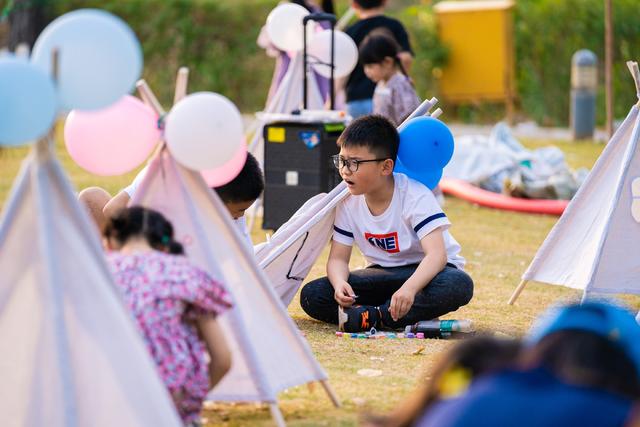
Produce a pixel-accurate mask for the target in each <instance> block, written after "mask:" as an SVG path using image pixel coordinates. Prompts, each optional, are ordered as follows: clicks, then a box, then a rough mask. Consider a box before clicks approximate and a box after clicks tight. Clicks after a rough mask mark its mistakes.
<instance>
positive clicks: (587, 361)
mask: <svg viewBox="0 0 640 427" xmlns="http://www.w3.org/2000/svg"><path fill="white" fill-rule="evenodd" d="M639 400H640V326H639V325H638V323H637V322H636V321H635V319H634V317H633V314H632V313H631V312H628V311H627V310H626V309H623V308H621V307H617V306H614V305H612V304H608V303H602V302H593V301H587V302H585V303H584V304H573V305H569V306H565V307H562V308H554V309H552V310H550V311H548V312H547V314H546V315H544V316H543V317H542V318H541V319H540V320H539V321H538V322H537V323H536V325H535V326H534V327H533V329H532V330H531V331H530V333H529V334H528V336H527V337H526V338H525V340H524V346H523V349H522V351H521V357H520V358H519V360H518V363H517V364H516V366H515V367H513V368H509V369H505V370H502V371H500V372H496V373H494V374H492V375H488V376H486V377H484V378H480V379H478V380H477V381H475V382H474V383H473V384H471V386H470V387H469V389H468V391H467V392H466V393H465V394H463V395H461V396H459V397H457V398H454V399H449V400H448V401H443V402H439V403H437V404H435V405H432V407H431V408H430V409H429V410H428V411H426V413H425V414H424V416H422V417H420V418H419V419H418V421H417V422H416V423H415V424H414V425H419V426H421V427H431V426H433V427H459V426H465V427H473V426H512V425H517V426H519V427H556V426H557V427H561V426H562V427H564V426H581V427H623V426H629V427H630V426H638V425H640V414H639V412H638V410H637V409H638V407H637V402H638V401H639Z"/></svg>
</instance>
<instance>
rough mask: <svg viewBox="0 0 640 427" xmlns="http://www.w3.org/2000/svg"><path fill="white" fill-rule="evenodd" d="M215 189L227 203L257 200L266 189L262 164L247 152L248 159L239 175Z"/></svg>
mask: <svg viewBox="0 0 640 427" xmlns="http://www.w3.org/2000/svg"><path fill="white" fill-rule="evenodd" d="M214 190H216V193H218V196H220V198H221V199H222V201H223V202H225V203H229V202H249V201H253V200H256V199H257V198H258V197H260V194H262V191H263V190H264V177H263V175H262V170H261V169H260V164H259V163H258V161H257V160H256V158H255V157H253V155H252V154H251V153H247V160H246V162H245V163H244V166H243V167H242V170H241V171H240V173H239V174H238V176H236V177H235V178H234V179H233V180H232V181H231V182H229V183H228V184H225V185H222V186H220V187H215V188H214Z"/></svg>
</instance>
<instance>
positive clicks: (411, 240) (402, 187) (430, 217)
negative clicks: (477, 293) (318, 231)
mask: <svg viewBox="0 0 640 427" xmlns="http://www.w3.org/2000/svg"><path fill="white" fill-rule="evenodd" d="M393 178H394V189H393V197H392V199H391V203H390V204H389V206H388V207H387V210H386V211H385V212H384V213H383V214H381V215H378V216H374V215H373V214H372V213H371V211H370V210H369V207H368V206H367V202H366V201H365V198H364V195H359V196H349V197H347V198H346V199H345V200H343V201H342V202H340V203H339V204H338V206H337V210H336V219H335V222H334V226H333V230H334V231H333V240H335V241H336V242H338V243H342V244H343V245H348V246H352V245H353V242H354V241H355V243H356V245H357V246H358V248H360V251H361V252H362V254H363V255H364V256H365V258H366V259H367V261H368V262H369V263H370V264H377V265H380V266H382V267H398V266H402V265H409V264H415V263H419V262H420V261H422V259H423V258H424V251H423V250H422V246H421V245H420V240H421V239H422V238H423V237H424V236H426V235H427V234H429V233H431V232H432V231H433V230H435V229H436V228H441V229H442V230H443V233H442V236H443V238H444V244H445V249H446V251H447V262H450V263H451V264H453V265H455V266H456V267H458V268H459V269H463V268H464V264H465V260H464V258H462V257H461V256H460V255H459V252H460V245H459V244H458V242H456V240H455V239H454V238H453V237H452V236H451V234H450V233H449V231H448V228H449V226H450V225H451V223H450V222H449V219H447V216H446V215H445V214H444V212H442V209H441V208H440V205H439V204H438V202H437V201H436V198H435V197H434V195H433V193H432V192H431V190H429V189H428V188H427V187H426V186H424V185H423V184H421V183H419V182H418V181H414V180H413V179H411V178H409V177H407V176H406V175H404V174H400V173H394V174H393Z"/></svg>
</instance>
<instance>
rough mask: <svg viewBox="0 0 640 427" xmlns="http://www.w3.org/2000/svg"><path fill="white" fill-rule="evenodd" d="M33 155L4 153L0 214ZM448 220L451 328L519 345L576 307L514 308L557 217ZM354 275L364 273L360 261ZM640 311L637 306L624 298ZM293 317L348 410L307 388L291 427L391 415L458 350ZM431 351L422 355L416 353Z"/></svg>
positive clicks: (219, 408) (526, 301) (580, 158)
mask: <svg viewBox="0 0 640 427" xmlns="http://www.w3.org/2000/svg"><path fill="white" fill-rule="evenodd" d="M550 144H551V143H550V142H549V141H525V145H526V146H527V147H529V148H538V147H541V146H545V145H550ZM553 144H554V145H556V146H558V147H560V148H561V149H562V150H563V151H564V152H565V154H566V157H567V160H568V162H569V164H570V165H571V167H574V168H576V167H580V166H586V167H589V168H590V167H591V166H592V165H593V163H594V161H595V159H596V158H597V157H598V155H599V154H600V152H601V150H602V149H603V148H604V146H603V145H599V144H593V143H572V142H554V143H553ZM27 152H28V150H27V149H8V150H5V151H2V153H0V205H1V204H3V203H4V201H5V200H6V197H7V192H8V189H9V187H10V186H11V181H12V179H13V177H14V176H15V175H16V173H17V170H18V168H19V164H20V161H21V160H22V159H23V158H24V157H25V156H26V154H27ZM58 154H59V156H60V158H61V160H62V163H63V164H64V166H65V169H66V170H67V171H68V173H69V174H70V176H71V178H72V180H73V182H74V183H75V184H76V186H77V187H78V188H83V187H86V186H89V185H100V186H103V187H105V188H106V189H107V190H109V191H110V192H112V193H115V192H116V191H117V190H118V189H120V188H122V187H123V186H125V185H126V184H127V183H128V182H129V181H130V180H131V178H132V176H133V175H134V173H131V174H128V175H127V176H122V177H117V178H100V177H96V176H93V175H91V174H88V173H86V172H84V171H82V170H80V169H79V168H78V167H77V166H76V165H75V164H74V163H73V162H72V161H71V159H69V157H68V155H67V154H66V152H65V150H64V149H63V148H62V147H61V146H58ZM445 210H446V212H447V215H448V216H449V217H450V218H451V221H452V223H453V224H454V225H453V227H452V228H451V232H452V233H453V235H454V236H455V237H456V239H457V240H458V241H459V242H460V244H461V245H462V249H463V251H462V254H463V255H464V256H465V257H466V259H467V265H468V267H467V271H468V272H469V273H470V274H471V276H472V277H473V279H474V281H475V295H474V298H473V300H472V301H471V303H470V304H469V305H468V306H466V307H463V308H461V309H460V310H458V311H457V312H455V313H452V314H451V315H450V316H447V317H449V318H468V319H472V320H473V321H474V322H475V323H476V325H477V326H478V327H479V328H480V329H483V330H487V331H495V332H502V333H505V334H509V335H513V336H520V335H522V334H523V333H524V332H525V331H526V330H527V328H528V327H529V326H530V325H531V322H532V321H533V319H534V318H535V317H536V316H537V315H539V314H540V313H541V312H542V311H544V310H545V309H546V308H547V307H548V306H549V305H551V304H553V303H555V302H558V301H575V300H577V299H578V298H579V297H580V293H579V292H577V291H574V290H571V289H567V288H563V287H558V286H550V285H543V284H536V283H531V284H529V285H528V286H527V288H526V289H525V290H524V292H523V293H522V295H521V296H520V298H519V300H518V301H517V303H516V305H515V306H508V305H507V304H506V302H507V299H508V298H509V296H510V294H511V293H512V292H513V290H514V288H515V287H516V285H517V284H518V282H519V281H520V276H521V275H522V273H523V272H524V270H525V269H526V267H527V266H528V264H529V262H530V261H531V259H532V258H533V256H534V254H535V252H536V250H537V249H538V247H539V246H540V244H541V243H542V241H543V240H544V239H545V237H546V235H547V233H548V232H549V230H550V229H551V227H552V226H553V224H554V223H555V221H556V219H557V218H556V217H551V216H543V215H528V214H518V213H510V212H504V211H498V210H492V209H487V208H481V207H477V206H474V205H471V204H469V203H467V202H464V201H462V200H457V199H453V198H450V197H448V198H447V200H446V207H445ZM264 234H265V233H264V231H262V230H260V229H259V228H258V225H256V227H255V228H254V230H252V235H253V238H254V240H255V241H256V242H258V241H261V240H263V239H264ZM326 257H327V251H326V250H325V252H324V253H323V256H322V257H321V259H319V260H318V262H316V264H315V266H314V267H313V269H312V271H311V274H310V275H309V277H308V280H311V279H314V278H317V277H319V276H321V275H323V274H324V263H325V261H326ZM352 264H353V266H354V267H360V266H362V264H363V258H362V256H361V255H359V254H355V256H354V257H353V260H352ZM625 299H626V300H627V301H629V302H631V303H632V304H635V305H636V306H637V305H638V304H637V302H638V300H637V299H636V298H630V297H626V298H625ZM289 313H290V314H291V316H292V317H293V319H294V320H295V321H296V323H297V324H298V326H299V327H300V329H301V331H302V332H303V333H304V334H305V336H306V338H307V340H308V341H309V343H310V345H311V347H312V349H313V351H314V353H315V355H316V357H317V359H318V361H319V362H320V363H321V364H322V366H323V367H324V368H325V369H326V371H327V372H328V374H329V378H330V383H331V385H332V386H333V388H334V390H335V391H336V393H337V394H338V396H339V398H340V399H341V400H342V403H343V407H342V408H340V409H336V408H333V407H332V406H331V404H330V402H329V399H328V398H327V397H326V396H325V394H324V392H323V390H322V387H320V386H319V385H315V386H314V387H311V388H310V387H308V386H301V387H295V388H292V389H290V390H286V391H285V392H283V393H282V394H281V395H280V407H281V408H282V411H283V413H284V416H285V418H286V420H287V422H288V423H289V425H292V426H312V425H331V426H334V425H345V426H346V425H354V424H356V423H357V420H358V416H359V414H361V413H362V412H364V411H384V410H388V409H390V408H392V407H394V406H395V405H396V404H397V403H398V402H400V401H401V400H402V399H403V398H405V397H407V396H409V395H410V393H411V392H412V390H414V388H415V387H416V385H418V384H419V383H422V382H424V381H425V378H428V376H429V370H430V368H431V367H432V365H433V363H434V361H435V360H437V358H438V357H441V356H442V355H443V353H444V351H445V350H446V349H447V348H448V347H449V346H450V345H451V342H450V341H439V340H424V341H422V340H421V341H417V340H393V341H391V340H375V341H371V340H352V339H343V338H336V337H335V336H334V330H335V328H334V327H331V326H330V325H325V324H322V323H319V322H315V321H313V320H311V319H310V318H309V317H307V316H306V315H305V314H304V313H303V311H302V309H301V308H300V306H299V303H298V300H297V299H294V301H293V302H292V304H291V306H290V307H289ZM421 347H424V351H423V352H422V354H420V355H414V354H413V353H414V352H415V351H416V350H418V349H420V348H421ZM362 368H374V369H379V370H382V372H383V374H382V375H381V376H379V377H373V378H367V377H362V376H359V375H358V374H357V371H358V370H359V369H362ZM205 417H206V418H207V420H208V422H209V424H211V425H229V426H239V425H249V424H250V425H271V418H270V414H269V411H268V409H266V408H265V407H262V406H258V405H214V406H211V407H208V408H207V410H206V411H205Z"/></svg>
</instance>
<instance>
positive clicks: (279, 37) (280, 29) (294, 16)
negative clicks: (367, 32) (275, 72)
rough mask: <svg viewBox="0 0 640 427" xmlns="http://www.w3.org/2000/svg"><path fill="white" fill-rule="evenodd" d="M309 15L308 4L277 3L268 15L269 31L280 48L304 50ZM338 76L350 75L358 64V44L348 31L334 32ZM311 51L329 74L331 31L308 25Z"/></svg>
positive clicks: (318, 68) (320, 68)
mask: <svg viewBox="0 0 640 427" xmlns="http://www.w3.org/2000/svg"><path fill="white" fill-rule="evenodd" d="M307 15H309V11H307V9H305V8H304V7H302V6H300V5H297V4H293V3H284V4H281V5H279V6H277V7H276V8H275V9H273V10H272V11H271V13H269V16H268V17H267V23H266V30H267V34H268V35H269V38H270V39H271V42H272V43H273V44H274V45H275V46H276V47H277V48H278V49H280V50H282V51H285V52H290V53H296V52H299V51H301V50H302V49H303V31H304V30H303V25H302V20H303V19H304V17H305V16H307ZM334 37H335V38H334V67H335V68H334V77H336V78H341V77H346V76H348V75H349V74H350V73H351V71H353V69H354V68H355V66H356V64H357V63H358V47H357V46H356V44H355V42H354V41H353V40H352V39H351V37H349V36H348V35H347V34H345V33H343V32H342V31H337V30H336V31H335V32H334ZM307 40H308V43H309V46H308V51H307V52H308V54H309V55H310V56H311V57H312V58H313V59H315V61H311V64H312V65H313V67H314V70H315V71H316V72H317V73H318V74H320V75H322V76H324V77H329V76H330V74H331V69H330V68H329V66H328V65H329V64H331V31H330V30H322V29H321V28H318V27H316V26H315V25H313V22H311V23H309V25H307Z"/></svg>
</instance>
